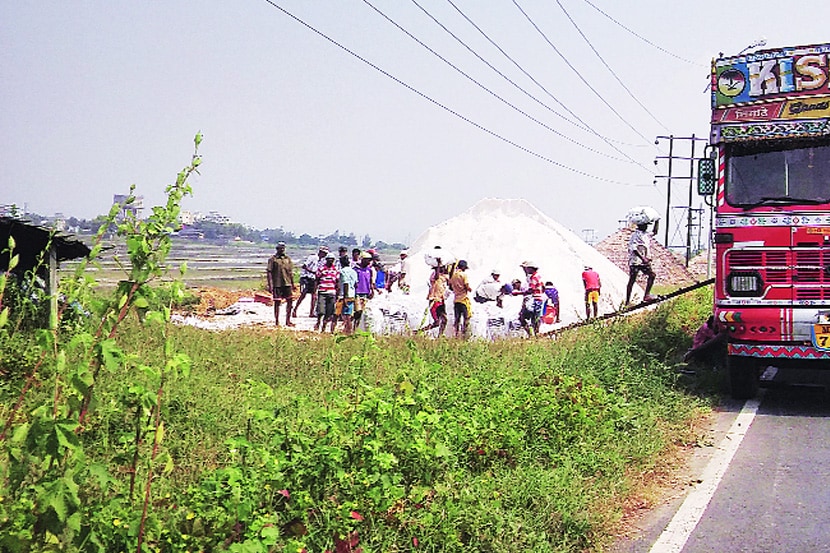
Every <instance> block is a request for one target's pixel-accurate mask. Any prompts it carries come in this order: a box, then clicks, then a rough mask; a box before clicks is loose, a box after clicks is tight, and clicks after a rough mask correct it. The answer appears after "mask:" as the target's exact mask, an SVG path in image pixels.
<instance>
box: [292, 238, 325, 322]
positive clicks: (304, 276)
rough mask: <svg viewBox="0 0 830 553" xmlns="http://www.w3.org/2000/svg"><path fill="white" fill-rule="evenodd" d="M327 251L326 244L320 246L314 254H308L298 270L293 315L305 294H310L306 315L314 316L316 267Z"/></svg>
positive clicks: (321, 261) (320, 263) (295, 314)
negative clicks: (309, 303) (298, 286)
mask: <svg viewBox="0 0 830 553" xmlns="http://www.w3.org/2000/svg"><path fill="white" fill-rule="evenodd" d="M328 253H329V249H328V248H327V247H326V246H320V249H319V250H318V251H317V253H316V254H314V253H312V254H309V256H308V257H306V259H305V261H304V262H303V265H302V267H301V272H300V297H299V298H298V299H297V305H295V306H294V317H296V316H297V309H299V307H300V304H301V303H303V300H304V299H305V297H306V295H309V296H311V310H310V311H309V313H308V316H309V317H313V316H314V307H315V306H316V305H317V269H318V268H319V267H320V265H322V264H323V258H324V257H326V255H327V254H328Z"/></svg>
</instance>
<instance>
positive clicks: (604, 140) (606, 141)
mask: <svg viewBox="0 0 830 553" xmlns="http://www.w3.org/2000/svg"><path fill="white" fill-rule="evenodd" d="M447 2H448V3H449V4H450V6H452V7H453V8H454V9H455V11H457V12H458V13H459V15H461V17H463V18H464V19H466V20H467V22H468V23H469V24H470V25H472V27H473V28H474V29H475V30H476V31H478V32H479V34H481V36H483V37H484V38H485V39H486V40H487V41H488V42H489V43H490V44H491V45H492V46H493V47H494V48H496V49H497V50H498V51H499V52H501V54H502V55H503V56H504V57H505V58H507V59H508V60H509V61H510V62H511V63H513V65H514V66H516V68H517V69H518V70H519V71H521V72H522V74H524V75H525V76H526V77H527V78H528V79H530V80H531V81H532V82H533V83H534V84H535V85H536V86H538V87H539V88H540V89H541V90H542V91H543V92H544V93H545V94H546V95H547V96H548V97H549V98H551V99H552V100H553V101H554V102H556V103H557V104H559V106H561V107H562V109H564V110H565V111H567V112H568V113H569V114H570V115H571V117H573V118H574V119H576V120H577V121H579V122H580V123H581V124H582V125H584V126H585V128H587V129H588V130H589V131H590V132H591V133H592V134H593V135H594V136H596V137H597V138H599V139H600V140H602V141H603V142H605V143H606V144H608V145H609V146H610V147H611V148H613V149H614V150H616V151H617V152H619V153H620V154H622V155H623V156H625V157H626V158H628V159H630V160H632V161H634V163H635V164H637V165H638V166H639V167H640V168H641V169H643V170H644V171H646V172H647V173H649V174H651V175H653V174H654V171H652V170H651V169H649V168H648V167H646V166H645V165H643V164H642V163H640V162H638V161H635V160H633V159H632V158H631V157H630V156H629V155H628V154H626V153H625V152H623V151H622V150H620V149H619V148H617V147H616V146H615V145H614V144H613V143H612V142H616V141H613V140H611V139H610V138H608V137H605V136H603V135H602V134H600V133H599V132H597V131H596V130H595V129H594V128H593V127H591V126H590V125H588V124H587V123H586V122H585V121H583V120H582V118H581V117H579V115H577V114H576V113H574V112H573V110H571V109H570V108H569V107H568V106H566V105H565V104H563V103H562V102H561V101H560V100H559V99H558V98H557V97H556V96H554V95H553V94H552V93H551V92H550V91H549V90H548V89H547V88H545V85H543V84H542V83H540V82H539V81H538V80H537V79H536V78H535V77H534V76H533V75H531V74H530V73H528V72H527V70H525V68H524V67H522V65H521V64H520V63H519V62H517V61H516V60H515V59H513V57H512V56H511V55H510V54H508V53H507V52H506V51H505V50H504V48H502V47H501V46H499V44H498V43H497V42H496V41H495V40H493V39H492V38H490V36H489V35H488V34H487V33H486V32H485V31H484V29H482V28H481V27H479V26H478V25H477V24H476V22H475V21H473V20H472V19H470V17H469V16H467V14H466V13H464V11H462V10H461V8H459V7H458V6H457V5H456V4H455V2H453V0H447ZM580 128H582V127H580ZM650 145H651V144H650V143H649V144H644V145H638V146H650Z"/></svg>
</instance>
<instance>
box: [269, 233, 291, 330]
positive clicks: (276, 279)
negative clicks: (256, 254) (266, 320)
mask: <svg viewBox="0 0 830 553" xmlns="http://www.w3.org/2000/svg"><path fill="white" fill-rule="evenodd" d="M267 276H268V291H269V292H270V293H271V297H273V298H274V322H275V324H276V326H280V303H281V301H282V300H285V326H294V323H292V322H291V304H292V303H293V298H292V294H293V293H294V263H293V262H292V261H291V258H290V257H288V256H287V255H285V242H277V253H275V254H274V255H272V256H271V257H270V258H269V259H268V271H267Z"/></svg>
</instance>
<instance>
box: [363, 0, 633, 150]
mask: <svg viewBox="0 0 830 553" xmlns="http://www.w3.org/2000/svg"><path fill="white" fill-rule="evenodd" d="M363 3H364V4H366V5H367V6H369V7H370V8H372V9H373V10H374V11H375V12H376V13H378V15H380V16H381V17H383V18H384V19H386V20H387V21H388V22H389V23H391V24H392V25H394V26H395V27H396V28H397V29H398V30H400V31H401V32H402V33H404V34H406V36H408V37H409V38H411V39H412V40H414V41H415V42H417V43H418V44H419V45H420V46H422V47H423V48H425V49H426V50H427V51H428V52H429V53H431V54H432V55H434V56H435V57H437V58H438V59H440V60H441V61H443V62H444V63H446V64H447V65H449V66H450V67H452V68H453V69H454V70H455V71H456V72H458V73H459V74H461V75H463V76H464V77H466V78H467V79H468V80H470V81H471V82H473V83H475V84H476V85H477V86H478V87H479V88H481V89H482V90H484V91H485V92H487V93H489V94H490V95H491V96H493V97H494V98H496V99H497V100H499V101H500V102H502V103H504V104H505V105H507V106H509V107H510V108H512V109H513V110H515V111H516V112H518V113H520V114H522V115H524V116H525V117H527V118H528V119H530V120H531V121H533V122H534V123H536V124H537V125H539V126H541V127H543V128H545V129H546V130H548V131H550V132H552V133H553V134H555V135H557V136H559V137H561V138H563V139H565V140H567V141H568V142H571V143H573V144H576V145H577V146H579V147H581V148H585V149H586V150H588V151H589V152H593V153H595V154H599V155H601V156H604V157H607V158H610V159H613V160H615V161H625V160H624V159H620V158H617V157H613V156H610V155H608V154H606V153H605V152H601V151H599V150H597V149H595V148H591V147H590V146H586V145H585V144H582V143H581V142H579V141H577V140H574V139H573V138H571V137H569V136H567V135H565V134H563V133H561V132H559V131H557V130H556V129H554V128H552V127H550V126H548V125H546V124H545V123H543V122H542V121H540V120H538V119H536V118H535V117H533V116H532V115H530V114H529V113H527V112H525V111H523V110H522V109H521V108H519V107H518V106H516V105H514V104H512V103H511V102H509V101H507V100H506V99H504V98H502V97H501V96H499V95H498V94H496V93H495V92H493V91H492V90H490V89H489V88H487V87H486V86H484V85H483V84H481V83H480V82H479V81H477V80H476V79H475V78H473V77H472V76H470V75H469V74H468V73H466V72H465V71H464V70H463V69H461V68H459V67H458V66H457V65H455V64H454V63H452V62H451V61H449V60H448V59H447V58H445V57H444V56H442V55H441V54H439V53H438V52H436V51H435V50H434V49H432V48H430V47H429V46H428V45H427V44H425V43H424V42H423V41H421V40H420V39H419V38H418V37H416V36H415V35H413V34H412V33H410V32H409V31H408V30H406V29H405V28H404V27H403V26H401V25H400V24H398V23H397V22H396V21H394V20H393V19H392V18H391V17H389V16H388V15H386V14H385V13H384V12H382V11H381V10H379V9H378V8H377V7H375V6H374V5H373V4H372V3H371V2H369V0H363ZM416 5H417V2H416ZM418 7H420V6H418ZM427 15H429V14H427ZM632 162H633V160H632Z"/></svg>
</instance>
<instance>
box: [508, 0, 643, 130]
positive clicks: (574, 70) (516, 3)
mask: <svg viewBox="0 0 830 553" xmlns="http://www.w3.org/2000/svg"><path fill="white" fill-rule="evenodd" d="M513 4H514V5H515V6H516V7H517V8H519V11H520V12H522V15H524V16H525V18H526V19H527V20H528V22H529V23H530V24H531V25H532V26H533V28H534V29H536V31H537V32H538V33H539V35H540V36H541V37H542V38H543V39H544V40H545V42H547V43H548V45H549V46H550V47H551V48H552V49H553V51H554V52H556V54H557V55H558V56H559V57H560V58H562V61H564V62H565V65H567V66H568V67H570V68H571V70H572V71H573V72H574V73H575V74H576V76H577V77H579V79H580V80H581V81H582V82H583V83H584V84H585V86H587V87H588V89H590V90H591V92H593V93H594V94H595V95H596V97H597V98H599V100H600V101H601V102H602V103H603V104H605V105H606V107H608V109H610V110H611V112H612V113H613V114H614V115H616V116H617V117H618V118H619V120H620V121H622V122H623V123H625V125H626V126H627V127H628V128H629V129H631V130H632V131H634V133H635V134H636V135H637V136H639V137H640V138H642V139H643V140H644V141H645V142H646V143H650V142H651V140H649V139H648V138H646V137H645V135H643V133H641V132H640V131H639V130H637V128H636V127H634V125H632V124H631V123H629V122H628V120H627V119H626V118H625V117H623V116H622V114H620V112H618V111H617V110H616V109H615V108H614V106H612V105H611V104H610V103H608V101H607V100H606V99H605V98H604V97H603V96H602V94H600V93H599V91H597V89H595V88H594V87H593V86H591V83H589V82H588V81H587V80H586V79H585V77H583V76H582V73H580V72H579V70H578V69H577V68H576V67H574V65H573V64H572V63H571V62H570V60H568V58H566V57H565V55H564V54H562V52H560V51H559V48H557V47H556V45H555V44H554V43H553V42H551V40H550V39H549V38H548V36H547V35H546V34H545V33H544V31H542V29H541V28H540V27H539V26H538V25H537V24H536V22H535V21H533V19H531V17H530V16H529V15H528V14H527V12H525V11H524V9H523V8H522V7H521V6H520V5H519V2H518V1H517V0H513Z"/></svg>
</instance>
